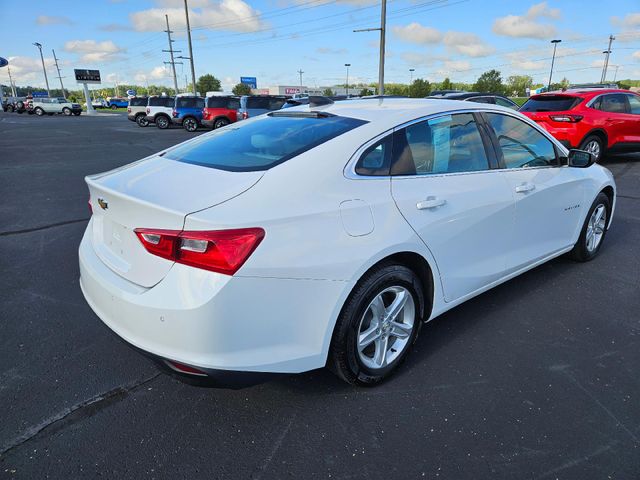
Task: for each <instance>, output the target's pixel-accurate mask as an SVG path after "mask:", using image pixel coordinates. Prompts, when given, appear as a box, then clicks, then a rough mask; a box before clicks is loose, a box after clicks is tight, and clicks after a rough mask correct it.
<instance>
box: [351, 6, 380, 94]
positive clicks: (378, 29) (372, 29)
mask: <svg viewBox="0 0 640 480" xmlns="http://www.w3.org/2000/svg"><path fill="white" fill-rule="evenodd" d="M386 28H387V0H382V7H381V11H380V28H362V29H359V30H354V32H374V31H380V63H379V65H378V95H384V45H385V43H384V42H385V32H386Z"/></svg>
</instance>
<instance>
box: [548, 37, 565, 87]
mask: <svg viewBox="0 0 640 480" xmlns="http://www.w3.org/2000/svg"><path fill="white" fill-rule="evenodd" d="M560 42H562V40H551V43H553V57H551V71H550V72H549V84H548V85H547V92H550V91H551V76H552V75H553V64H554V62H555V61H556V47H557V46H558V44H559V43H560Z"/></svg>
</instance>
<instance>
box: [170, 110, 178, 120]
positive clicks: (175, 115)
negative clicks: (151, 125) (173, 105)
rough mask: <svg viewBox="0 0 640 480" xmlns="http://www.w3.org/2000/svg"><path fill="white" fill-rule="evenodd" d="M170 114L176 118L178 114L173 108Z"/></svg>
mask: <svg viewBox="0 0 640 480" xmlns="http://www.w3.org/2000/svg"><path fill="white" fill-rule="evenodd" d="M171 115H173V118H176V117H177V116H178V112H176V111H175V110H174V111H173V112H171Z"/></svg>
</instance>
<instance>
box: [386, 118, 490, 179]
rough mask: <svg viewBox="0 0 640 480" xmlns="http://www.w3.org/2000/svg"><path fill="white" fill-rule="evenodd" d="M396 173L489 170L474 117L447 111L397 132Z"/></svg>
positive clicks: (395, 138) (395, 142) (419, 173)
mask: <svg viewBox="0 0 640 480" xmlns="http://www.w3.org/2000/svg"><path fill="white" fill-rule="evenodd" d="M393 158H394V161H393V167H392V170H391V173H392V174H393V175H428V174H436V173H455V172H474V171H482V170H487V169H488V168H489V162H488V159H487V153H486V151H485V148H484V143H483V141H482V137H481V136H480V131H479V130H478V126H477V124H476V121H475V118H474V116H473V115H472V114H470V113H460V114H455V115H444V116H442V117H437V118H433V119H431V120H427V121H425V122H420V123H416V124H413V125H410V126H408V127H406V128H403V129H402V130H398V131H397V132H395V133H394V139H393Z"/></svg>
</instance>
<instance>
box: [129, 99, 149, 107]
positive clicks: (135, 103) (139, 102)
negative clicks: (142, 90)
mask: <svg viewBox="0 0 640 480" xmlns="http://www.w3.org/2000/svg"><path fill="white" fill-rule="evenodd" d="M148 101H149V99H148V98H147V97H135V98H132V99H130V100H129V106H130V107H146V106H147V102H148Z"/></svg>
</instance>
